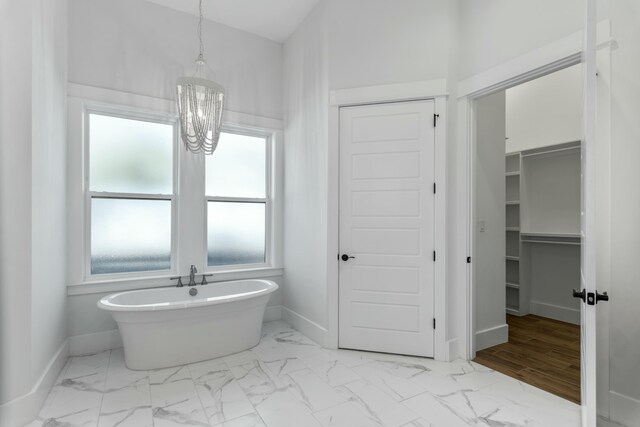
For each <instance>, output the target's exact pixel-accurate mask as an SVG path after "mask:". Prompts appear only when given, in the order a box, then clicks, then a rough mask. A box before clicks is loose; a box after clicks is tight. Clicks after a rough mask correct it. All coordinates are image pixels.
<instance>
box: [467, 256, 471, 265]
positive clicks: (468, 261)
mask: <svg viewBox="0 0 640 427" xmlns="http://www.w3.org/2000/svg"><path fill="white" fill-rule="evenodd" d="M467 264H471V257H470V256H468V257H467Z"/></svg>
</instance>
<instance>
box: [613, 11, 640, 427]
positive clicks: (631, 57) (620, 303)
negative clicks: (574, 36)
mask: <svg viewBox="0 0 640 427" xmlns="http://www.w3.org/2000/svg"><path fill="white" fill-rule="evenodd" d="M609 3H610V8H611V9H610V16H611V21H612V33H613V37H614V38H615V39H616V41H617V42H618V49H617V50H614V51H613V53H612V76H611V97H612V111H611V140H612V145H611V165H612V167H611V252H612V253H611V301H610V302H609V304H610V310H611V319H610V320H611V329H610V334H611V335H610V339H611V347H610V364H611V365H610V366H611V369H610V371H611V378H610V389H611V390H612V391H613V392H615V393H618V394H620V395H622V396H628V397H629V398H632V399H635V402H633V401H629V400H628V399H627V402H628V403H631V408H632V409H634V410H635V412H634V413H631V411H630V410H628V411H626V412H625V409H624V408H622V407H621V406H620V405H621V400H622V402H624V401H625V399H624V398H623V399H612V402H611V411H612V418H614V419H617V420H620V421H623V422H626V423H629V425H633V423H635V422H637V420H638V419H640V352H639V350H638V343H639V342H640V327H639V326H638V301H640V286H639V285H638V268H637V266H638V259H640V222H639V221H638V217H639V215H640V191H638V190H637V188H636V186H637V185H636V184H637V183H638V182H640V168H639V167H638V159H639V158H640V144H639V142H640V74H639V73H638V70H640V55H639V54H638V52H640V26H639V25H638V22H640V3H638V2H637V1H636V0H615V1H611V2H609ZM625 416H626V418H624V419H623V417H625Z"/></svg>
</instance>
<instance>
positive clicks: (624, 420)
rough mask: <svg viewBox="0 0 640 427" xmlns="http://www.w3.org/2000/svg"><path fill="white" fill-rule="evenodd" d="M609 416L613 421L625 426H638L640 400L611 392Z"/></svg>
mask: <svg viewBox="0 0 640 427" xmlns="http://www.w3.org/2000/svg"><path fill="white" fill-rule="evenodd" d="M609 416H610V418H611V421H614V422H616V423H620V424H622V425H625V426H629V427H632V426H636V425H638V420H640V400H637V399H634V398H633V397H629V396H625V395H624V394H622V393H618V392H616V391H613V390H611V391H609Z"/></svg>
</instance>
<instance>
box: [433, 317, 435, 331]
mask: <svg viewBox="0 0 640 427" xmlns="http://www.w3.org/2000/svg"><path fill="white" fill-rule="evenodd" d="M435 328H436V318H435V317H434V318H433V329H435Z"/></svg>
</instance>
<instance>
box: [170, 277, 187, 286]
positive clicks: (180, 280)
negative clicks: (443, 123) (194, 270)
mask: <svg viewBox="0 0 640 427" xmlns="http://www.w3.org/2000/svg"><path fill="white" fill-rule="evenodd" d="M176 279H178V284H177V285H176V287H177V288H181V287H183V286H184V285H183V284H182V277H181V276H176V277H169V280H176Z"/></svg>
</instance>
